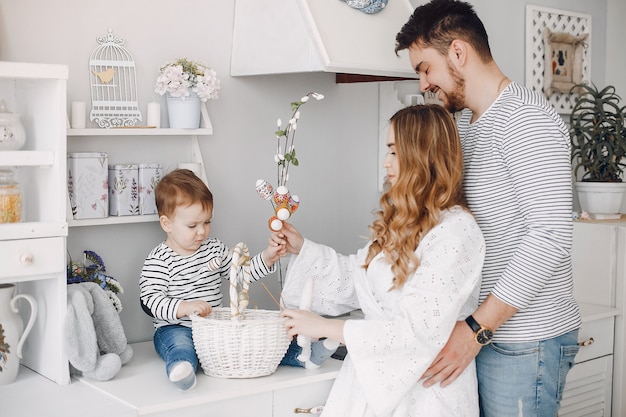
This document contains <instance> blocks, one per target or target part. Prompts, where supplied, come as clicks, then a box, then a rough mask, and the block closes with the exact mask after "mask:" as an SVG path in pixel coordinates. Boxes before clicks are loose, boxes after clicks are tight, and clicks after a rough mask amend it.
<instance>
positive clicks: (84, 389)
mask: <svg viewBox="0 0 626 417" xmlns="http://www.w3.org/2000/svg"><path fill="white" fill-rule="evenodd" d="M581 313H582V316H583V322H588V321H591V320H596V319H599V318H603V317H608V316H614V315H616V314H617V310H615V309H613V308H609V307H604V306H597V305H592V304H583V303H581ZM132 346H133V350H134V355H133V359H132V360H131V361H130V362H129V363H128V364H126V365H124V366H123V367H122V369H121V370H120V372H119V373H118V374H117V375H116V376H115V378H114V379H112V380H111V381H93V380H89V379H86V378H79V379H72V383H71V384H70V385H57V384H56V383H54V382H52V381H50V380H48V379H46V378H44V377H42V376H40V375H38V374H37V373H35V372H33V371H31V370H30V369H28V368H25V367H22V368H21V369H20V373H19V375H18V378H17V380H16V381H15V382H13V383H12V384H9V385H4V386H0V416H2V417H84V416H89V417H109V416H115V417H132V416H138V415H150V414H159V413H162V412H167V411H170V410H176V409H184V408H187V407H194V406H202V405H203V404H210V403H214V402H218V401H223V400H232V399H237V398H244V397H247V396H253V395H255V394H260V393H265V392H269V391H275V390H280V389H283V388H293V387H297V386H298V385H304V384H310V383H315V382H318V381H325V380H330V379H334V378H335V377H336V376H337V373H338V371H339V368H340V367H341V364H342V362H341V361H338V360H335V359H328V360H327V361H326V362H324V364H323V365H322V367H321V368H319V369H315V370H307V369H304V368H297V367H289V366H279V367H278V369H277V371H276V372H275V373H274V374H272V375H268V376H264V377H259V378H249V379H222V378H214V377H209V376H207V375H205V374H204V373H203V372H202V371H201V370H199V371H198V380H197V381H198V382H197V386H196V387H195V388H194V389H193V390H191V391H188V392H181V391H178V390H176V389H175V388H174V387H173V385H172V384H171V383H170V382H169V381H168V380H167V377H166V376H165V368H164V367H165V365H164V363H163V361H162V360H161V359H160V358H159V357H158V356H157V354H156V352H155V351H154V347H153V345H152V342H141V343H135V344H133V345H132Z"/></svg>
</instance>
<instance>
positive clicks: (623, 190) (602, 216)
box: [576, 181, 626, 220]
mask: <svg viewBox="0 0 626 417" xmlns="http://www.w3.org/2000/svg"><path fill="white" fill-rule="evenodd" d="M576 191H577V194H578V202H579V203H580V208H581V209H582V210H584V211H586V212H587V213H589V214H590V215H591V217H592V218H594V219H599V220H608V219H619V218H620V217H621V214H620V209H621V206H622V201H623V199H624V195H626V182H582V181H579V182H576Z"/></svg>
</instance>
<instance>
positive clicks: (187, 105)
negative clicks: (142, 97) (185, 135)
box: [166, 91, 202, 129]
mask: <svg viewBox="0 0 626 417" xmlns="http://www.w3.org/2000/svg"><path fill="white" fill-rule="evenodd" d="M166 98H167V116H168V119H169V122H170V129H198V128H199V127H200V114H201V110H200V109H201V104H202V102H201V101H200V97H198V95H197V94H196V93H194V92H193V91H191V92H189V96H188V97H172V96H171V95H170V94H169V93H168V94H167V97H166Z"/></svg>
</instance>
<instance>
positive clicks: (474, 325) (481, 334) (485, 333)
mask: <svg viewBox="0 0 626 417" xmlns="http://www.w3.org/2000/svg"><path fill="white" fill-rule="evenodd" d="M465 323H467V325H468V326H469V327H470V328H471V329H472V331H473V332H474V340H476V343H478V344H479V345H482V346H485V345H488V344H489V343H491V341H492V340H493V330H491V329H489V328H487V327H484V326H481V325H480V324H478V322H477V321H476V320H475V319H474V317H472V315H469V316H467V318H466V319H465Z"/></svg>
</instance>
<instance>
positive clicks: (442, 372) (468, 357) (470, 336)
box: [420, 321, 482, 388]
mask: <svg viewBox="0 0 626 417" xmlns="http://www.w3.org/2000/svg"><path fill="white" fill-rule="evenodd" d="M481 347H482V346H481V345H479V344H478V343H476V341H475V340H474V332H473V331H472V329H470V327H469V326H468V325H467V323H465V322H464V321H458V322H457V323H456V325H455V326H454V329H453V330H452V334H451V335H450V338H449V339H448V342H447V343H446V345H445V346H444V347H443V349H441V351H440V352H439V354H438V355H437V357H436V358H435V360H434V361H433V363H431V364H430V367H429V368H428V369H427V370H426V372H424V374H423V375H422V377H421V378H420V380H422V383H423V385H424V387H426V388H428V387H430V386H432V385H435V384H437V383H441V386H442V387H446V386H448V385H450V384H451V383H452V382H454V380H455V379H457V378H458V376H459V375H461V373H462V372H463V371H464V370H465V368H466V367H467V365H469V364H470V363H471V362H472V360H473V359H474V358H475V357H476V355H478V352H480V348H481Z"/></svg>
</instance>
